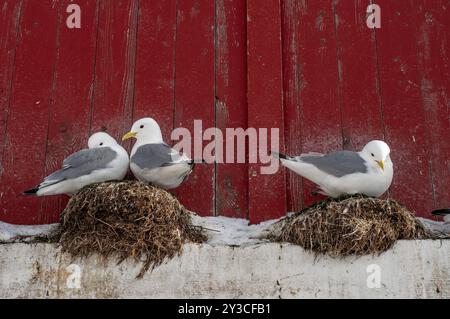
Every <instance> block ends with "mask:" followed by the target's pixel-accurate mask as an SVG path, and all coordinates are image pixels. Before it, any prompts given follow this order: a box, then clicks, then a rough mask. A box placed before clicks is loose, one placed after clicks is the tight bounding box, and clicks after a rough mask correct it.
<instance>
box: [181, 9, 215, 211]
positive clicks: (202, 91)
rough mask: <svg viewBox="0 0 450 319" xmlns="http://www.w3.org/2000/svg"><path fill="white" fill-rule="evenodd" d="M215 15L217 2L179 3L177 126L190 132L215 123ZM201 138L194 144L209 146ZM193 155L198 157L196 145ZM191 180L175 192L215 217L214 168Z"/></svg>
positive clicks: (197, 169)
mask: <svg viewBox="0 0 450 319" xmlns="http://www.w3.org/2000/svg"><path fill="white" fill-rule="evenodd" d="M214 12H215V10H214V1H210V0H183V1H178V2H177V34H176V45H175V61H176V70H175V112H174V117H175V119H174V123H175V124H174V126H175V127H185V128H188V129H189V130H190V131H191V132H193V129H194V120H202V126H203V130H205V129H207V128H209V127H214V124H215V123H214V113H215V112H214V102H215V95H214V93H215V88H214V81H215V59H214V52H215V47H214V22H215V21H214ZM201 133H203V132H201ZM200 139H201V137H200V138H199V139H198V140H197V141H195V139H194V135H193V136H192V141H193V145H194V143H196V142H198V143H202V145H203V146H206V145H207V144H208V142H207V141H201V140H200ZM191 155H192V157H193V158H194V157H195V156H194V155H195V154H194V146H192V154H191ZM188 181H189V182H187V183H184V184H183V185H182V186H181V187H180V188H178V189H177V190H176V194H177V195H178V197H179V198H180V200H181V202H182V203H183V204H185V205H186V206H187V207H188V208H189V209H191V210H193V211H196V212H198V213H199V214H201V215H213V214H214V210H215V209H214V201H215V200H214V196H215V194H214V191H215V187H214V184H215V174H214V165H213V164H199V165H197V166H196V167H195V169H194V171H193V172H192V174H191V175H190V176H189V180H188Z"/></svg>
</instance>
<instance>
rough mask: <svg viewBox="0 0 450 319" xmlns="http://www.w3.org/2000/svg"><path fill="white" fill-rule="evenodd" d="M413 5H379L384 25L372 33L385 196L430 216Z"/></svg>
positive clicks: (427, 148) (426, 143)
mask: <svg viewBox="0 0 450 319" xmlns="http://www.w3.org/2000/svg"><path fill="white" fill-rule="evenodd" d="M416 4H418V3H416ZM416 4H415V3H413V2H412V1H379V5H380V6H381V7H382V8H383V22H382V23H383V24H382V27H381V29H378V30H376V36H377V49H378V63H379V68H380V86H381V94H382V104H383V122H384V130H385V135H386V141H387V143H388V144H389V145H390V147H391V149H392V155H391V158H392V161H393V162H394V171H395V174H394V181H393V185H392V186H391V188H390V195H391V196H392V197H393V198H395V199H397V200H399V201H400V202H402V203H404V204H405V205H408V207H411V208H413V209H414V211H415V212H416V213H417V214H418V215H421V216H430V211H431V210H432V208H433V206H434V205H433V192H432V184H431V175H430V174H431V172H430V165H429V158H430V157H429V154H430V141H429V140H428V139H427V134H426V128H427V127H426V125H425V110H424V107H423V105H422V95H421V75H420V71H419V68H418V56H417V54H418V46H417V38H416V35H417V33H418V30H419V25H420V22H419V21H420V19H419V14H418V13H419V12H418V6H417V5H416ZM393 34H395V37H394V36H392V35H393ZM442 138H444V137H442ZM412 203H414V205H412Z"/></svg>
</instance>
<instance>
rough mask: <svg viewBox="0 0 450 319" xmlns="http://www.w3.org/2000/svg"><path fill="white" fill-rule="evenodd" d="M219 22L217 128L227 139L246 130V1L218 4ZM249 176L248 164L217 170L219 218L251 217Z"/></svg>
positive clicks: (228, 166) (227, 166) (222, 167)
mask: <svg viewBox="0 0 450 319" xmlns="http://www.w3.org/2000/svg"><path fill="white" fill-rule="evenodd" d="M216 21H217V22H216V23H217V25H216V66H217V70H216V127H217V128H219V129H220V130H221V131H222V133H223V134H224V135H225V134H226V129H227V128H239V127H240V128H246V127H247V96H246V91H247V65H246V62H247V57H246V53H247V46H246V42H247V37H246V32H245V30H246V21H247V12H246V1H245V0H231V1H225V0H217V1H216ZM230 145H231V144H230ZM225 150H226V149H225V146H224V150H223V152H224V153H223V155H224V160H225V159H226V153H225ZM235 161H236V158H235ZM247 172H248V167H247V164H245V163H224V164H218V165H217V166H216V214H217V215H223V216H229V217H239V218H247V217H248V181H247V177H248V176H247Z"/></svg>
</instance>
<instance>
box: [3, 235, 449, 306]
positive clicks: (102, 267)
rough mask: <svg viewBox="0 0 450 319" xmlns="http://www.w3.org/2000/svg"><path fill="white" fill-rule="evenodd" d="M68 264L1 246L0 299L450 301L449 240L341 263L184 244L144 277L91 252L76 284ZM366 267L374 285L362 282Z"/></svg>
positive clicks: (297, 251)
mask: <svg viewBox="0 0 450 319" xmlns="http://www.w3.org/2000/svg"><path fill="white" fill-rule="evenodd" d="M71 263H72V262H71V260H70V259H69V257H68V256H67V255H63V254H61V253H60V252H59V250H58V249H57V248H55V247H54V245H51V244H34V245H29V244H4V245H0V297H1V298H18V297H19V298H55V297H59V298H81V297H82V298H93V297H97V298H123V297H130V298H142V297H144V298H244V297H245V298H279V297H281V298H386V297H387V298H417V297H419V298H450V241H449V240H447V241H445V240H442V241H431V240H427V241H401V242H398V243H397V245H396V246H395V247H394V248H393V249H392V250H390V251H388V252H386V253H384V254H382V255H381V256H379V257H369V256H366V257H361V258H346V259H343V260H338V259H332V258H330V257H324V256H322V257H318V258H317V259H315V257H314V255H313V254H311V253H309V252H306V251H305V250H303V249H302V248H301V247H298V246H293V245H288V244H285V245H280V244H273V243H271V244H269V243H259V244H251V245H245V246H242V247H234V248H233V247H229V246H223V245H222V246H220V245H218V246H211V245H207V244H205V245H188V246H186V248H185V251H184V253H183V255H182V256H181V257H176V258H174V259H172V260H170V261H169V262H168V263H166V264H164V265H162V266H160V267H158V268H156V269H155V270H154V271H153V272H152V273H147V274H146V275H145V276H144V278H143V279H135V276H136V274H137V273H138V272H139V269H140V265H139V264H135V263H134V262H132V261H126V262H124V263H122V264H121V265H119V266H116V264H115V262H113V261H110V262H108V263H107V264H104V263H103V262H102V261H100V260H99V259H98V258H96V257H93V258H89V259H88V260H85V261H75V262H74V263H75V264H77V265H78V266H79V267H80V268H79V270H80V288H74V285H75V286H76V280H75V281H70V278H72V279H73V270H74V269H76V266H75V267H74V266H72V268H73V269H67V267H68V266H69V265H70V264H71ZM371 264H376V265H378V266H379V267H380V268H379V270H380V288H368V286H367V278H368V276H369V275H370V274H369V273H368V272H367V267H368V266H369V265H371ZM375 268H376V267H375ZM71 274H72V277H71ZM68 279H69V280H68ZM71 287H72V288H71Z"/></svg>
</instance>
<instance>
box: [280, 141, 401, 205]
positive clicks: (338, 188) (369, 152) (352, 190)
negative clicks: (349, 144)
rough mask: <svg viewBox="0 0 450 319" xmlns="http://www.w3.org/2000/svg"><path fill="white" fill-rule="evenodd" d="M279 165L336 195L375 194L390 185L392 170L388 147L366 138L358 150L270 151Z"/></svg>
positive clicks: (331, 194) (379, 193) (383, 143)
mask: <svg viewBox="0 0 450 319" xmlns="http://www.w3.org/2000/svg"><path fill="white" fill-rule="evenodd" d="M272 155H273V156H274V157H276V158H279V159H280V161H281V164H282V165H283V166H286V167H287V168H288V169H290V170H292V171H294V172H295V173H297V174H298V175H301V176H303V177H304V178H306V179H309V180H310V181H312V182H314V183H316V184H317V185H318V186H319V188H320V191H319V193H321V194H324V195H327V196H330V197H339V196H341V195H351V194H364V195H367V196H371V197H379V196H381V195H382V194H384V193H385V192H386V191H387V190H388V188H389V187H390V186H391V182H392V176H393V173H394V169H393V165H392V161H391V158H390V149H389V146H388V145H387V144H386V143H385V142H383V141H378V140H374V141H370V142H369V143H367V144H366V146H364V148H363V149H362V150H361V151H360V152H352V151H337V152H333V153H329V154H326V155H324V154H319V153H309V154H302V155H300V156H296V157H291V156H288V155H284V154H280V153H275V152H272Z"/></svg>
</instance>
